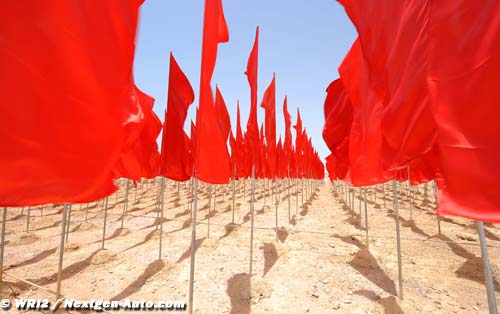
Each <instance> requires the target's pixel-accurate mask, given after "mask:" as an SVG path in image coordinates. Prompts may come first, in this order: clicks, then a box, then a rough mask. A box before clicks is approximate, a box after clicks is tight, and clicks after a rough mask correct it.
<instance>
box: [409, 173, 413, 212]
mask: <svg viewBox="0 0 500 314" xmlns="http://www.w3.org/2000/svg"><path fill="white" fill-rule="evenodd" d="M408 203H409V204H410V205H409V206H410V221H413V211H412V207H413V206H412V205H413V204H412V199H411V180H410V166H409V165H408Z"/></svg>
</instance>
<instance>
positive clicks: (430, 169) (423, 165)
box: [410, 146, 439, 185]
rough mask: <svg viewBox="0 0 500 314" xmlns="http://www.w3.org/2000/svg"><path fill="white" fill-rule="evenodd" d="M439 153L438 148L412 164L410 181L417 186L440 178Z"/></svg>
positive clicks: (434, 148)
mask: <svg viewBox="0 0 500 314" xmlns="http://www.w3.org/2000/svg"><path fill="white" fill-rule="evenodd" d="M438 158H439V152H438V149H437V146H433V147H432V149H431V150H429V151H428V152H426V153H425V154H423V155H422V156H420V157H419V158H417V159H414V160H413V161H412V162H411V163H410V181H411V184H413V185H417V184H422V183H425V182H429V181H431V180H434V179H436V178H437V177H439V170H438V169H439V159H438Z"/></svg>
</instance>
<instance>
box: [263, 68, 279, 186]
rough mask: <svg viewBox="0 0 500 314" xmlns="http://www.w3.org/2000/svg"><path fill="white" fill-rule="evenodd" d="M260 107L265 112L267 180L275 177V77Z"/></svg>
mask: <svg viewBox="0 0 500 314" xmlns="http://www.w3.org/2000/svg"><path fill="white" fill-rule="evenodd" d="M261 107H262V108H264V110H265V112H266V116H265V121H264V124H265V138H266V144H267V159H266V163H267V167H268V171H269V173H268V178H274V177H275V176H276V163H277V160H276V158H277V156H276V80H275V75H273V79H272V81H271V83H270V84H269V87H268V88H267V89H266V91H265V92H264V97H263V99H262V104H261Z"/></svg>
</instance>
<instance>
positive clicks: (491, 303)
mask: <svg viewBox="0 0 500 314" xmlns="http://www.w3.org/2000/svg"><path fill="white" fill-rule="evenodd" d="M476 226H477V233H478V234H479V242H480V243H481V257H482V258H483V266H484V279H485V281H486V293H487V295H488V308H489V310H490V314H497V313H498V310H497V301H496V298H495V286H494V285H493V276H492V274H491V267H490V258H489V256H488V248H487V247H486V238H485V236H484V223H483V222H482V221H477V222H476Z"/></svg>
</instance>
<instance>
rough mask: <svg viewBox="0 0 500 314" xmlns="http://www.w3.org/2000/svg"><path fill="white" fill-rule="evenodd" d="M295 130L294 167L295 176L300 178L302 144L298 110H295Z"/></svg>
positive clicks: (300, 121)
mask: <svg viewBox="0 0 500 314" xmlns="http://www.w3.org/2000/svg"><path fill="white" fill-rule="evenodd" d="M293 127H294V129H295V165H296V169H295V170H296V171H297V176H298V177H302V176H303V173H302V154H303V149H304V148H303V142H304V139H303V137H302V119H301V118H300V110H299V108H297V123H296V124H295V125H294V126H293Z"/></svg>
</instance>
